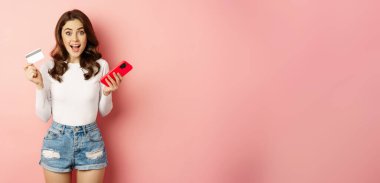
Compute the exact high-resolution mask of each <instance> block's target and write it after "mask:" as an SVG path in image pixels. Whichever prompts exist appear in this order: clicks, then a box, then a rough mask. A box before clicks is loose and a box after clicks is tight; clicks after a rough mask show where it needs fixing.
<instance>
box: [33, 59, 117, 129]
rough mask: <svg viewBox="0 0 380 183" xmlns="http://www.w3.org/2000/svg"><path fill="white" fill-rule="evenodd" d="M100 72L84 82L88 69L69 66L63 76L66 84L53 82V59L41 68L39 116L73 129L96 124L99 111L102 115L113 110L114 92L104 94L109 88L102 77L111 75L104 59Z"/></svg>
mask: <svg viewBox="0 0 380 183" xmlns="http://www.w3.org/2000/svg"><path fill="white" fill-rule="evenodd" d="M96 62H98V63H99V64H100V71H99V73H98V74H97V75H96V76H93V77H91V78H90V79H89V80H85V79H84V72H87V71H86V70H85V69H83V70H82V69H81V67H80V64H79V63H68V70H67V71H66V72H65V73H64V74H63V75H62V77H61V78H62V82H61V83H60V82H58V81H57V80H55V79H53V78H52V77H51V76H50V74H49V73H48V69H51V68H53V66H54V61H53V60H49V61H47V62H45V63H43V64H42V65H41V68H40V72H41V74H42V77H43V82H44V88H43V89H41V90H39V89H36V114H37V116H38V117H39V118H41V119H42V120H43V121H44V122H47V121H49V119H50V116H51V115H52V116H53V121H55V122H58V123H61V124H64V125H70V126H80V125H86V124H89V123H92V122H95V121H96V117H97V113H98V109H99V112H100V114H101V116H103V117H104V116H106V115H107V114H109V113H110V112H111V110H112V108H113V104H112V93H111V94H109V95H108V96H105V95H104V94H103V92H102V91H103V88H104V87H105V86H104V85H103V84H101V83H100V78H101V77H102V76H104V75H105V74H107V73H108V71H109V66H108V63H107V62H106V61H105V60H104V59H99V60H97V61H96Z"/></svg>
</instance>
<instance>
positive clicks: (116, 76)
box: [113, 73, 120, 85]
mask: <svg viewBox="0 0 380 183" xmlns="http://www.w3.org/2000/svg"><path fill="white" fill-rule="evenodd" d="M113 76H114V77H115V79H116V84H117V85H119V83H120V79H119V76H118V75H117V74H116V73H113Z"/></svg>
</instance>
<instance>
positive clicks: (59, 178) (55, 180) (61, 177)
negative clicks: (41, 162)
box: [44, 168, 71, 183]
mask: <svg viewBox="0 0 380 183" xmlns="http://www.w3.org/2000/svg"><path fill="white" fill-rule="evenodd" d="M44 175H45V182H46V183H71V172H68V173H56V172H52V171H49V170H47V169H45V168H44Z"/></svg>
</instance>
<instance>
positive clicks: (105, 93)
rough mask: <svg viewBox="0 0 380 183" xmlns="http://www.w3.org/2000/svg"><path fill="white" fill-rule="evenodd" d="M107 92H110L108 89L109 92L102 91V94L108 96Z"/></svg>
mask: <svg viewBox="0 0 380 183" xmlns="http://www.w3.org/2000/svg"><path fill="white" fill-rule="evenodd" d="M109 94H111V92H110V91H109V92H106V91H103V95H104V96H108V95H109Z"/></svg>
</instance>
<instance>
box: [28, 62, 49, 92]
mask: <svg viewBox="0 0 380 183" xmlns="http://www.w3.org/2000/svg"><path fill="white" fill-rule="evenodd" d="M24 71H25V77H26V78H27V79H28V80H29V81H31V82H33V83H34V84H35V85H36V86H37V88H39V89H42V88H43V87H44V83H43V79H42V75H41V72H40V71H39V70H38V69H37V68H36V67H35V66H34V65H33V64H27V65H26V66H25V67H24Z"/></svg>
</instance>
